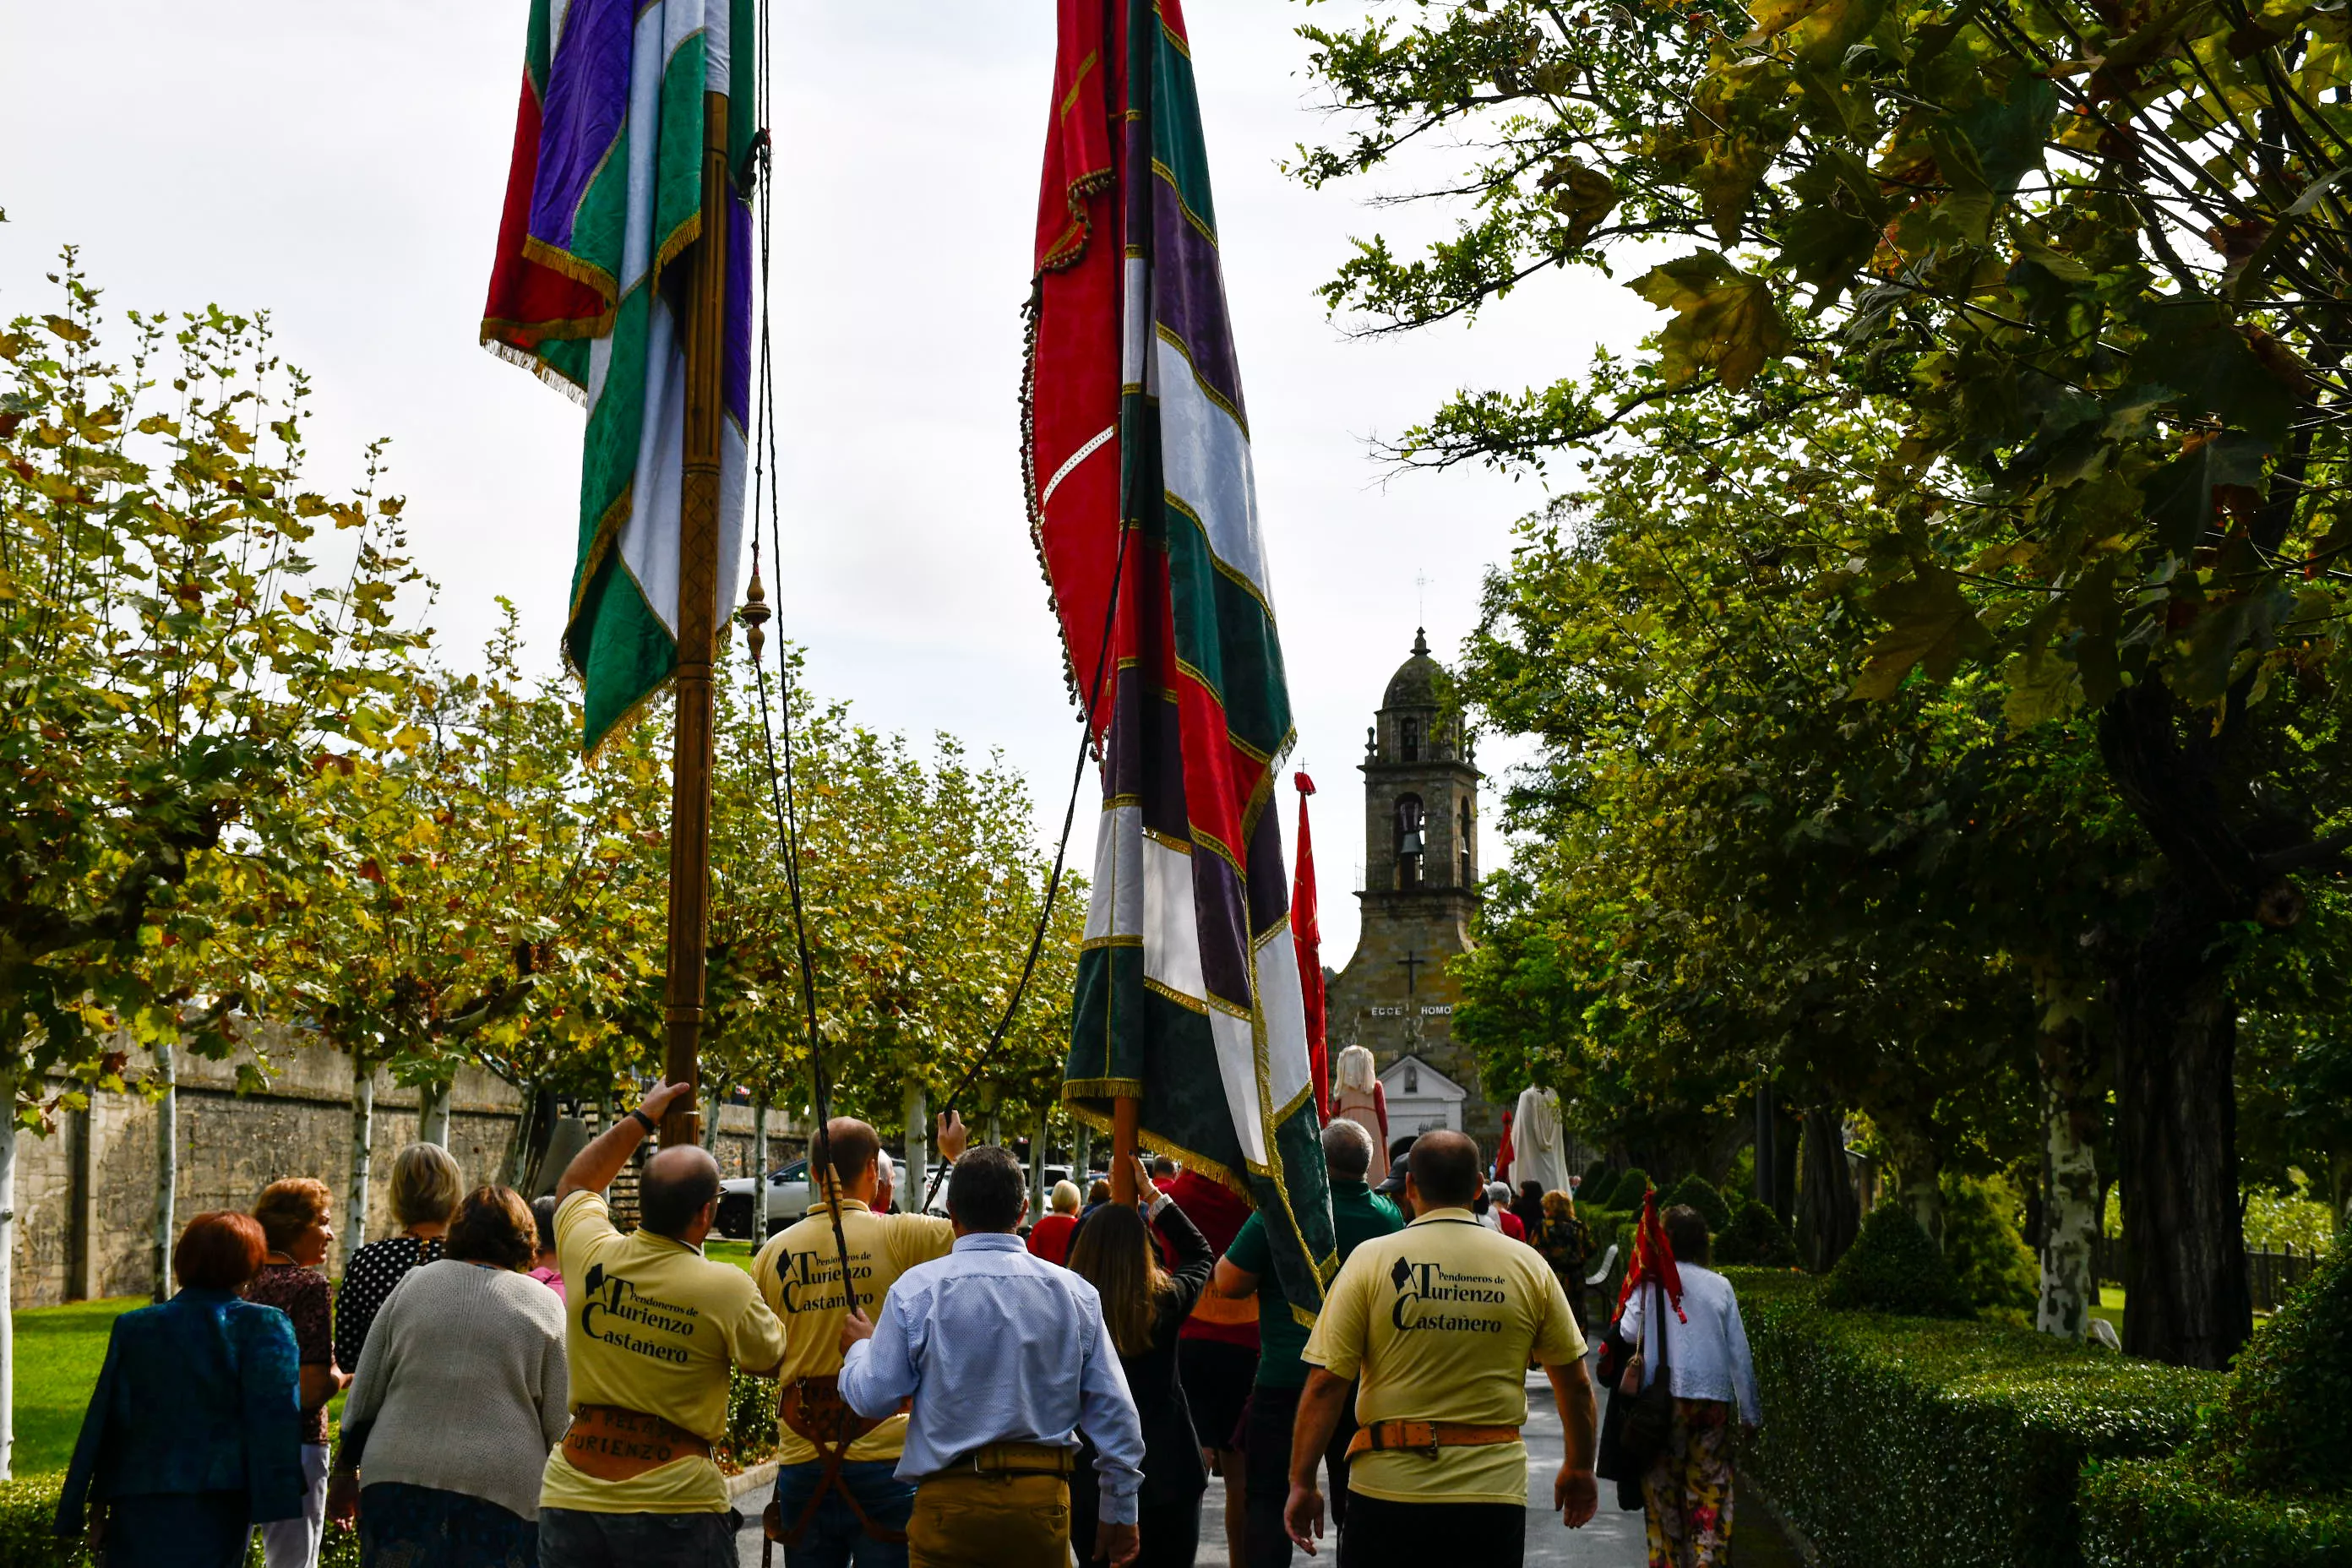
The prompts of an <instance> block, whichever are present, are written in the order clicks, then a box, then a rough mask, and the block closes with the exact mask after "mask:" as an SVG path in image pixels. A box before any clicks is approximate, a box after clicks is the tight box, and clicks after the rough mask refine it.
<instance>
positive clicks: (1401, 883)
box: [1328, 631, 1503, 1160]
mask: <svg viewBox="0 0 2352 1568" xmlns="http://www.w3.org/2000/svg"><path fill="white" fill-rule="evenodd" d="M1451 696H1452V690H1451V682H1450V679H1449V678H1448V677H1447V675H1446V673H1445V670H1444V667H1443V666H1441V665H1439V664H1438V662H1437V661H1436V660H1435V659H1433V658H1430V657H1429V643H1428V639H1427V638H1426V637H1424V636H1423V634H1422V633H1420V632H1418V631H1416V632H1415V633H1414V634H1413V639H1412V657H1411V658H1407V659H1406V660H1405V661H1404V663H1403V664H1402V665H1401V666H1399V667H1398V668H1397V672H1396V674H1395V675H1394V676H1392V677H1391V678H1390V680H1389V684H1388V689H1387V690H1386V691H1385V692H1384V693H1383V694H1382V696H1381V706H1380V710H1379V712H1378V713H1376V714H1375V715H1374V716H1373V721H1372V727H1371V729H1370V731H1369V732H1368V734H1367V735H1366V737H1365V743H1364V761H1363V764H1362V769H1361V771H1362V773H1363V775H1364V887H1363V890H1362V891H1361V892H1359V893H1358V894H1357V895H1356V897H1357V899H1358V900H1359V901H1360V903H1361V905H1362V912H1363V929H1362V934H1361V935H1360V936H1359V937H1358V938H1357V939H1356V951H1355V952H1353V953H1352V954H1350V955H1349V959H1348V964H1347V967H1346V968H1345V969H1342V970H1341V971H1340V972H1339V974H1338V975H1337V976H1335V977H1333V978H1332V980H1331V982H1330V984H1329V990H1328V997H1329V1000H1328V1020H1329V1022H1328V1033H1329V1038H1330V1042H1331V1050H1332V1053H1333V1055H1334V1056H1335V1057H1336V1056H1337V1054H1338V1053H1339V1048H1340V1047H1343V1046H1349V1045H1360V1046H1363V1047H1367V1048H1369V1049H1370V1051H1371V1053H1372V1058H1373V1059H1374V1061H1376V1062H1377V1063H1378V1064H1379V1066H1380V1069H1381V1082H1382V1084H1383V1085H1384V1086H1385V1089H1386V1093H1387V1097H1388V1101H1389V1106H1390V1116H1389V1135H1390V1138H1391V1142H1393V1141H1394V1140H1396V1139H1398V1138H1404V1137H1410V1136H1412V1134H1413V1133H1415V1132H1417V1131H1423V1128H1422V1127H1421V1126H1420V1125H1419V1122H1421V1121H1430V1122H1433V1123H1434V1122H1437V1121H1441V1120H1442V1121H1444V1122H1445V1123H1447V1124H1451V1125H1454V1126H1456V1127H1459V1128H1460V1129H1461V1130H1462V1131H1465V1132H1467V1133H1469V1134H1470V1135H1471V1136H1472V1137H1474V1138H1475V1139H1477V1140H1478V1147H1479V1149H1480V1151H1481V1152H1483V1153H1484V1154H1485V1155H1486V1158H1488V1159H1490V1160H1491V1159H1492V1158H1493V1157H1494V1153H1495V1146H1496V1142H1498V1140H1499V1138H1500V1136H1501V1133H1502V1129H1503V1117H1502V1108H1501V1107H1499V1106H1496V1105H1493V1104H1491V1103H1489V1102H1488V1100H1487V1099H1486V1093H1485V1090H1484V1089H1482V1088H1481V1087H1480V1086H1479V1081H1478V1066H1477V1061H1476V1059H1475V1056H1474V1055H1473V1053H1472V1052H1471V1050H1470V1048H1469V1047H1467V1046H1465V1045H1462V1044H1460V1043H1458V1042H1456V1041H1455V1039H1454V1004H1455V1003H1456V1001H1457V1000H1458V999H1459V997H1458V993H1457V990H1456V987H1455V985H1454V980H1453V977H1452V976H1451V975H1449V974H1448V973H1446V964H1447V963H1448V962H1449V961H1450V960H1452V959H1454V958H1455V957H1457V956H1458V955H1460V954H1462V953H1465V952H1468V951H1470V948H1471V946H1472V940H1471V934H1470V933H1471V929H1472V927H1473V926H1474V925H1475V922H1476V920H1477V914H1478V890H1477V889H1478V870H1479V861H1478V780H1479V777H1480V774H1479V772H1478V769H1477V766H1476V763H1475V759H1474V757H1473V755H1472V745H1471V741H1470V737H1469V736H1468V734H1467V733H1466V731H1465V730H1464V728H1463V724H1462V719H1461V715H1460V714H1459V713H1457V712H1455V711H1454V707H1453V704H1452V702H1451V700H1450V699H1451ZM1449 1087H1450V1089H1458V1090H1459V1091H1461V1095H1460V1098H1459V1100H1455V1099H1454V1095H1453V1094H1452V1093H1451V1092H1449V1091H1448V1090H1449ZM1401 1102H1402V1103H1401ZM1409 1105H1410V1106H1418V1107H1420V1109H1419V1110H1417V1111H1415V1112H1414V1114H1413V1115H1412V1117H1411V1118H1408V1117H1407V1116H1404V1115H1401V1114H1400V1111H1402V1110H1404V1109H1405V1108H1406V1107H1407V1106H1409Z"/></svg>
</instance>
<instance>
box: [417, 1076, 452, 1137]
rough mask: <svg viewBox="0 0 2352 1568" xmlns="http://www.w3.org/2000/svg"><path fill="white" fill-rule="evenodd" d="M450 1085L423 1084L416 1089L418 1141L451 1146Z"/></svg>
mask: <svg viewBox="0 0 2352 1568" xmlns="http://www.w3.org/2000/svg"><path fill="white" fill-rule="evenodd" d="M449 1087H450V1086H449V1085H447V1084H446V1083H423V1084H419V1085H417V1087H416V1141H417V1142H419V1143H432V1144H436V1145H438V1146H439V1147H441V1148H444V1149H446V1148H447V1147H448V1146H449Z"/></svg>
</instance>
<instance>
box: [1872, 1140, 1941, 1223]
mask: <svg viewBox="0 0 2352 1568" xmlns="http://www.w3.org/2000/svg"><path fill="white" fill-rule="evenodd" d="M1878 1130H1879V1131H1881V1132H1882V1133H1884V1134H1885V1137H1886V1147H1887V1152H1889V1153H1891V1154H1892V1155H1894V1157H1895V1175H1896V1178H1897V1180H1896V1184H1895V1196H1896V1198H1897V1199H1898V1200H1899V1201H1900V1202H1901V1203H1902V1205H1903V1206H1904V1207H1905V1208H1906V1209H1908V1210H1910V1211H1911V1217H1912V1218H1913V1219H1916V1220H1917V1221H1918V1222H1919V1228H1920V1229H1921V1230H1924V1231H1926V1232H1927V1236H1928V1239H1930V1240H1932V1241H1933V1242H1935V1244H1936V1245H1937V1247H1941V1246H1943V1245H1944V1189H1943V1187H1942V1185H1941V1184H1940V1179H1941V1177H1942V1175H1943V1171H1944V1160H1943V1152H1942V1151H1941V1150H1939V1149H1937V1147H1936V1141H1935V1139H1934V1138H1932V1137H1930V1136H1929V1135H1928V1132H1927V1128H1926V1127H1925V1126H1923V1125H1921V1124H1920V1123H1918V1122H1916V1121H1910V1120H1908V1119H1906V1118H1899V1117H1881V1118H1879V1119H1878Z"/></svg>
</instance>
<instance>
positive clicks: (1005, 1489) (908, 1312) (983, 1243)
mask: <svg viewBox="0 0 2352 1568" xmlns="http://www.w3.org/2000/svg"><path fill="white" fill-rule="evenodd" d="M1027 1212H1028V1194H1027V1192H1026V1190H1025V1187H1024V1181H1023V1174H1022V1169H1021V1163H1020V1162H1019V1161H1018V1160H1016V1159H1014V1158H1013V1155H1012V1154H1011V1153H1010V1152H1007V1151H1005V1150H1003V1149H1000V1148H996V1147H993V1146H984V1147H982V1148H978V1149H972V1150H969V1151H967V1152H965V1154H964V1156H963V1158H962V1159H961V1160H958V1161H957V1162H956V1164H955V1172H954V1173H953V1174H952V1175H951V1176H950V1177H949V1179H948V1214H949V1215H950V1217H951V1218H952V1219H953V1220H954V1221H955V1233H956V1240H955V1247H954V1250H952V1251H951V1252H950V1253H949V1254H948V1256H947V1257H945V1258H940V1259H938V1260H937V1261H935V1262H930V1263H925V1264H921V1265H919V1266H918V1267H916V1268H910V1269H908V1271H907V1272H906V1273H904V1274H902V1275H900V1276H899V1277H898V1283H897V1284H896V1285H894V1286H892V1287H891V1289H890V1293H889V1295H888V1296H887V1297H886V1298H885V1299H884V1300H883V1303H882V1307H881V1314H882V1315H881V1321H879V1322H878V1323H877V1322H869V1321H867V1320H866V1317H865V1315H864V1314H863V1313H858V1312H853V1313H852V1314H850V1317H849V1319H848V1321H846V1322H845V1323H844V1324H843V1326H842V1331H841V1336H842V1343H843V1346H844V1348H845V1351H846V1352H847V1353H846V1355H845V1359H844V1360H843V1362H842V1364H841V1384H840V1386H841V1397H842V1398H843V1400H845V1402H846V1403H847V1404H848V1405H849V1406H850V1408H851V1409H853V1410H855V1411H856V1412H857V1413H858V1414H859V1415H863V1416H866V1417H867V1418H869V1419H871V1418H875V1417H879V1416H883V1415H888V1414H889V1413H890V1412H891V1411H893V1410H895V1409H897V1408H898V1402H899V1401H900V1400H903V1399H912V1400H913V1401H914V1409H913V1412H912V1414H911V1415H910V1416H909V1419H908V1426H907V1447H906V1449H905V1452H904V1454H903V1456H902V1457H901V1458H900V1459H899V1461H898V1477H899V1479H902V1480H908V1481H912V1482H914V1483H915V1487H916V1491H915V1512H914V1517H913V1518H912V1519H910V1520H909V1521H908V1524H907V1551H908V1559H909V1561H910V1563H912V1564H913V1565H914V1568H1059V1565H1060V1564H1063V1563H1067V1562H1068V1561H1069V1548H1070V1531H1071V1520H1070V1487H1069V1475H1070V1470H1071V1468H1072V1466H1073V1464H1074V1463H1075V1460H1076V1454H1077V1448H1078V1433H1079V1432H1080V1431H1081V1430H1083V1431H1084V1432H1085V1433H1086V1435H1087V1437H1089V1438H1091V1439H1092V1440H1093V1442H1094V1446H1095V1451H1096V1453H1097V1455H1098V1456H1099V1458H1097V1460H1096V1463H1095V1468H1096V1471H1097V1475H1098V1476H1099V1478H1100V1487H1101V1496H1102V1506H1101V1514H1102V1518H1101V1519H1100V1520H1099V1521H1097V1523H1096V1526H1095V1532H1094V1535H1093V1538H1092V1540H1093V1547H1092V1550H1091V1551H1090V1552H1087V1553H1086V1557H1087V1561H1089V1562H1091V1561H1093V1560H1095V1559H1096V1558H1101V1557H1108V1559H1109V1560H1110V1561H1111V1563H1113V1564H1115V1565H1123V1564H1126V1563H1130V1562H1132V1561H1133V1560H1134V1558H1135V1555H1136V1552H1137V1550H1138V1547H1139V1542H1138V1540H1137V1536H1136V1528H1135V1519H1136V1493H1137V1492H1138V1490H1139V1489H1140V1488H1141V1487H1142V1485H1143V1426H1142V1423H1141V1422H1140V1421H1139V1419H1138V1418H1137V1415H1136V1412H1135V1400H1134V1398H1133V1397H1132V1396H1131V1395H1130V1394H1129V1393H1128V1388H1127V1374H1126V1373H1123V1372H1121V1371H1120V1370H1119V1364H1118V1352H1117V1351H1116V1350H1114V1349H1113V1347H1112V1345H1111V1342H1110V1336H1109V1335H1108V1333H1106V1332H1105V1331H1104V1329H1103V1320H1102V1302H1101V1300H1100V1299H1099V1298H1097V1296H1096V1294H1095V1288H1094V1287H1093V1286H1092V1285H1090V1284H1088V1283H1087V1281H1086V1280H1084V1279H1080V1278H1078V1277H1077V1276H1076V1275H1075V1274H1072V1273H1070V1272H1069V1271H1068V1270H1066V1269H1063V1268H1055V1267H1054V1265H1052V1264H1050V1263H1047V1262H1045V1260H1043V1259H1042V1258H1033V1257H1031V1256H1030V1254H1029V1250H1028V1248H1027V1247H1024V1246H1023V1245H1022V1241H1021V1238H1020V1237H1019V1236H1017V1235H1015V1234H1014V1231H1015V1228H1016V1227H1017V1226H1019V1225H1020V1223H1021V1220H1022V1217H1023V1215H1025V1214H1026V1213H1027ZM1081 1539H1085V1538H1084V1537H1081Z"/></svg>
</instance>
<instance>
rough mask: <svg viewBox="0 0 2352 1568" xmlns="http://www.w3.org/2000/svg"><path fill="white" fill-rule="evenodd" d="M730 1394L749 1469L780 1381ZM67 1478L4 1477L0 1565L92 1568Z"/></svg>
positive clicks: (740, 1382) (356, 1545)
mask: <svg viewBox="0 0 2352 1568" xmlns="http://www.w3.org/2000/svg"><path fill="white" fill-rule="evenodd" d="M733 1378H734V1381H733V1384H732V1386H731V1387H730V1389H729V1392H728V1400H727V1440H726V1441H725V1442H724V1443H722V1444H721V1445H720V1446H719V1453H720V1457H721V1458H731V1459H733V1460H734V1461H735V1463H736V1464H738V1465H740V1466H741V1467H743V1468H750V1467H751V1466H752V1465H756V1464H758V1463H760V1462H761V1460H763V1459H765V1458H768V1456H769V1455H771V1454H772V1453H773V1452H774V1451H775V1447H776V1384H775V1380H774V1379H772V1378H757V1377H746V1376H745V1375H743V1373H740V1372H738V1373H734V1374H733ZM64 1482H65V1478H64V1477H63V1476H57V1475H48V1476H33V1477H28V1478H27V1479H24V1480H16V1481H0V1568H89V1552H87V1551H85V1550H84V1549H83V1546H82V1543H81V1542H79V1541H60V1540H58V1538H57V1536H55V1535H54V1534H52V1533H50V1531H52V1530H53V1529H54V1527H55V1524H56V1521H57V1517H58V1488H59V1487H61V1486H62V1485H64ZM359 1561H360V1539H359V1533H358V1531H351V1532H348V1533H346V1532H345V1531H341V1530H338V1529H336V1528H335V1527H334V1526H333V1525H329V1526H328V1527H327V1542H326V1545H325V1546H324V1547H323V1548H322V1549H321V1550H320V1553H319V1568H359ZM247 1563H248V1568H259V1564H260V1563H261V1545H260V1541H259V1538H258V1537H257V1538H256V1539H255V1542H254V1545H253V1550H252V1551H251V1552H248V1553H247Z"/></svg>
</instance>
